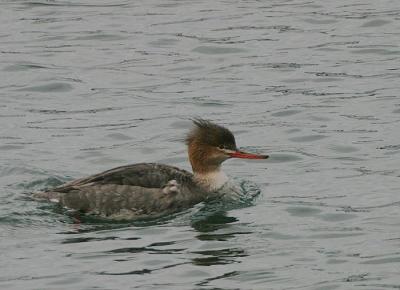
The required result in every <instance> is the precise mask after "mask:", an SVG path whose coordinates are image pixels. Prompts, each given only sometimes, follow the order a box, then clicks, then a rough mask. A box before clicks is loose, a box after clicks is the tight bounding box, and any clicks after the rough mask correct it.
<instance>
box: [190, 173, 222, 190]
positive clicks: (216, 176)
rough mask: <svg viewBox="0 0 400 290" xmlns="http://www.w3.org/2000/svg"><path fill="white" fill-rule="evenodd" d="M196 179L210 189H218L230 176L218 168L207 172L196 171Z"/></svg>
mask: <svg viewBox="0 0 400 290" xmlns="http://www.w3.org/2000/svg"><path fill="white" fill-rule="evenodd" d="M195 180H196V181H197V182H198V183H200V184H201V185H202V186H203V187H205V188H206V189H207V190H208V191H216V190H218V189H220V188H221V187H222V186H223V185H224V184H225V183H226V182H227V181H228V176H226V174H225V173H224V172H223V171H221V170H216V171H211V172H207V173H196V174H195Z"/></svg>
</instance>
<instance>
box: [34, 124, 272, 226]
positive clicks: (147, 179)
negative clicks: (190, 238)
mask: <svg viewBox="0 0 400 290" xmlns="http://www.w3.org/2000/svg"><path fill="white" fill-rule="evenodd" d="M193 123H194V127H193V129H192V130H191V131H190V132H189V134H188V135H187V137H186V144H187V146H188V153H189V160H190V164H191V165H192V169H193V174H192V173H190V172H188V171H186V170H182V169H179V168H176V167H173V166H169V165H164V164H157V163H139V164H132V165H126V166H121V167H117V168H114V169H111V170H108V171H105V172H102V173H99V174H95V175H92V176H89V177H86V178H82V179H77V180H75V181H71V182H68V183H66V184H64V185H62V186H59V187H56V188H53V189H50V190H48V191H43V192H37V193H34V194H33V196H34V197H35V198H41V199H47V200H50V201H53V202H58V203H60V204H61V205H62V206H65V207H67V208H70V209H75V210H79V211H82V212H85V213H88V214H95V215H99V216H101V217H107V218H112V219H136V218H145V217H156V216H160V215H164V214H169V213H173V212H178V211H180V210H184V209H187V208H190V207H191V206H193V205H195V204H197V203H200V202H202V201H204V200H206V199H208V198H210V197H215V196H218V190H220V189H221V188H222V187H223V186H224V185H225V184H226V183H227V181H228V178H227V176H226V175H225V174H224V173H223V172H222V171H221V163H222V162H224V161H225V160H227V159H229V158H247V159H266V158H268V156H267V155H259V154H252V153H246V152H243V151H240V150H238V149H237V147H236V142H235V137H234V136H233V134H232V133H231V132H230V131H229V130H228V129H227V128H225V127H222V126H219V125H216V124H214V123H211V122H210V121H206V120H202V119H196V120H194V121H193Z"/></svg>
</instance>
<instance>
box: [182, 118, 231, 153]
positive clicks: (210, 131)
mask: <svg viewBox="0 0 400 290" xmlns="http://www.w3.org/2000/svg"><path fill="white" fill-rule="evenodd" d="M193 124H194V127H193V129H192V130H191V131H190V132H189V134H188V135H187V136H186V144H187V145H190V144H192V143H193V142H195V143H196V144H199V145H209V146H214V147H220V148H224V149H230V150H237V148H236V142H235V137H234V136H233V134H232V133H231V131H229V130H228V129H227V128H225V127H223V126H220V125H217V124H214V123H212V122H210V121H208V120H203V119H194V120H193Z"/></svg>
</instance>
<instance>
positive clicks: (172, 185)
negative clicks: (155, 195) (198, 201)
mask: <svg viewBox="0 0 400 290" xmlns="http://www.w3.org/2000/svg"><path fill="white" fill-rule="evenodd" d="M180 190H181V186H180V184H179V183H178V182H177V181H176V180H175V179H172V180H170V181H168V183H167V184H166V185H165V186H164V187H163V190H162V191H163V193H165V194H177V193H179V192H180Z"/></svg>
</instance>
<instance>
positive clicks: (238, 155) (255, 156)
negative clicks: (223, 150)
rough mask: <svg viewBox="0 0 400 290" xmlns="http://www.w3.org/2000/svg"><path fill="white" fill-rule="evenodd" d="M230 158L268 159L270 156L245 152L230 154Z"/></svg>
mask: <svg viewBox="0 0 400 290" xmlns="http://www.w3.org/2000/svg"><path fill="white" fill-rule="evenodd" d="M229 156H231V157H232V158H245V159H267V158H268V157H269V156H268V155H261V154H253V153H247V152H243V151H235V152H232V153H229Z"/></svg>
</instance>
